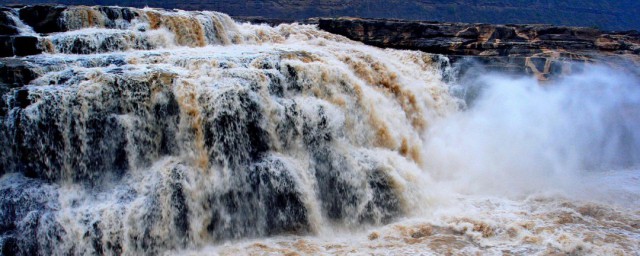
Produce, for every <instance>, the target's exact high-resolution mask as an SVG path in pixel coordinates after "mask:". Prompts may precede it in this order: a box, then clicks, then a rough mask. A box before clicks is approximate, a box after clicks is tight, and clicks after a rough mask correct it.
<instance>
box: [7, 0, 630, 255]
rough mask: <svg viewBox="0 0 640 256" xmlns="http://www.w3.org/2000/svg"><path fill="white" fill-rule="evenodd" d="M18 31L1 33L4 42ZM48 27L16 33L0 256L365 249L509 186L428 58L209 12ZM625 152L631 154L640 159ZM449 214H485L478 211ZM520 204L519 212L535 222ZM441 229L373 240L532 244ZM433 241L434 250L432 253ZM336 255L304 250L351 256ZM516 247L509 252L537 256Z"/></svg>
mask: <svg viewBox="0 0 640 256" xmlns="http://www.w3.org/2000/svg"><path fill="white" fill-rule="evenodd" d="M18 13H19V11H11V14H10V15H11V17H14V18H16V20H17V21H16V22H17V23H18V22H19V18H18V16H17V15H18ZM57 25H58V28H60V31H49V32H54V33H49V32H47V33H46V34H35V32H34V29H31V28H29V26H27V25H24V23H21V25H20V27H21V30H20V31H21V33H22V34H25V35H26V34H29V35H37V36H38V43H39V47H40V49H42V50H43V51H44V52H45V53H44V54H41V55H35V56H30V57H25V58H21V61H23V62H24V65H25V66H27V67H28V68H29V70H30V71H31V72H33V73H34V74H35V75H36V76H37V78H36V79H35V80H33V81H31V82H30V83H29V84H28V85H26V86H24V87H19V88H12V89H9V90H7V92H6V93H5V94H4V96H3V101H2V103H3V104H4V105H5V106H3V109H2V112H0V113H1V114H2V116H1V118H0V127H1V129H0V148H2V150H3V153H2V155H1V156H0V175H2V178H1V179H0V248H2V250H3V253H4V254H7V255H9V254H21V255H67V254H74V255H80V254H81V255H86V254H108V255H120V254H125V255H140V254H151V255H154V254H159V253H166V252H179V251H182V250H185V249H186V250H193V249H195V250H198V248H206V246H208V245H212V244H219V243H222V242H224V241H237V240H238V239H246V238H250V239H258V238H263V237H273V236H276V237H278V236H283V235H284V236H286V235H322V234H335V232H336V230H338V231H339V230H343V231H344V230H363V229H366V227H368V226H373V227H378V226H379V225H381V224H388V223H390V222H392V221H398V220H399V219H401V218H402V216H416V215H420V214H426V213H425V212H431V213H429V214H433V211H435V210H433V209H426V208H429V207H436V206H438V205H440V206H442V207H443V208H442V209H445V208H447V207H445V206H446V205H447V204H443V203H442V201H444V200H449V199H450V198H451V196H450V194H455V195H458V194H457V193H459V192H460V191H458V190H457V189H452V188H451V187H454V188H457V187H460V186H463V187H465V188H476V187H474V186H472V185H469V184H472V183H474V181H478V184H481V185H482V184H483V183H482V182H486V181H487V180H488V179H487V178H486V177H483V175H484V174H486V173H493V174H496V173H497V174H504V172H508V169H509V168H518V167H520V166H519V165H517V164H515V165H510V164H509V163H511V162H509V161H507V164H498V163H497V162H500V161H501V160H502V159H500V158H497V159H494V158H491V157H484V156H482V153H487V154H492V152H493V151H492V152H487V151H485V150H496V149H498V148H501V147H504V148H505V149H507V150H508V149H514V147H510V146H509V145H507V144H505V145H502V144H500V143H497V142H496V141H499V140H497V139H496V138H497V137H500V133H499V132H498V133H499V134H492V133H491V127H492V126H491V125H486V124H485V123H484V122H483V121H482V119H483V118H485V117H487V116H492V115H494V114H495V113H496V112H499V111H496V110H494V109H491V108H489V107H488V106H489V105H490V103H487V101H486V100H485V101H482V100H479V102H480V103H478V105H479V106H484V107H479V108H478V109H479V110H475V111H474V110H473V109H471V110H469V111H468V112H460V113H458V109H459V108H460V106H463V105H464V102H463V101H462V100H459V99H457V98H455V97H453V96H451V94H450V93H449V92H450V89H451V88H450V86H449V85H448V84H447V83H445V82H444V81H443V72H444V71H443V70H441V67H442V66H443V62H446V61H447V60H446V58H444V57H441V56H437V55H430V54H426V53H420V52H415V51H398V50H382V49H378V48H374V47H369V46H365V45H362V44H359V43H355V42H352V41H350V40H347V39H345V38H343V37H340V36H336V35H332V34H329V33H326V32H322V31H319V30H318V29H316V28H315V27H314V26H311V25H297V24H283V25H279V26H277V27H269V26H266V25H251V24H237V23H235V22H234V21H233V20H232V19H231V18H229V17H228V16H227V15H224V14H220V13H216V12H186V11H165V10H157V9H149V8H145V9H134V8H119V7H68V8H66V9H64V10H63V11H62V13H61V15H60V19H59V20H58V24H57ZM36 31H37V29H36ZM630 79H631V78H630ZM489 91H490V92H491V90H489ZM636 91H637V89H634V90H632V92H633V93H636ZM522 93H523V94H526V92H522ZM633 93H631V94H628V95H635V94H633ZM487 94H488V95H494V94H490V93H487ZM540 94H542V96H539V97H542V98H544V97H545V95H544V93H540ZM560 94H562V93H560ZM494 99H496V97H494ZM497 99H498V100H502V99H500V98H499V97H497ZM482 102H484V105H483V104H482ZM637 102H639V101H638V99H636V98H630V99H629V100H628V101H627V103H630V104H636V103H637ZM552 103H553V104H555V105H551V111H556V110H558V109H562V107H561V106H565V105H569V106H571V98H570V99H568V100H567V101H563V100H558V101H552ZM563 104H564V105H563ZM556 106H558V107H557V109H556V108H555V107H556ZM573 106H574V107H575V105H573ZM632 107H635V105H632ZM514 109H515V110H514V111H516V112H517V111H519V110H520V108H514ZM523 109H524V112H527V111H532V110H531V109H529V108H523ZM593 109H595V110H594V111H595V112H597V111H598V110H600V109H601V108H600V107H599V105H598V106H595V107H594V108H593ZM629 109H630V111H631V110H633V109H634V108H629ZM483 111H484V112H483ZM534 112H535V111H534ZM595 112H589V113H595ZM469 113H470V114H469ZM478 113H480V114H478ZM598 113H599V114H600V115H606V114H602V113H600V112H598ZM473 114H476V116H471V117H470V118H469V117H464V116H465V115H473ZM541 115H543V114H541ZM461 116H462V117H461ZM564 117H565V116H559V117H558V118H564ZM599 117H600V116H595V118H599ZM456 118H460V119H463V121H460V120H457V119H456ZM586 118H588V116H581V117H579V118H577V120H578V121H580V120H582V121H584V122H585V123H589V121H588V120H585V119H586ZM542 119H544V118H542ZM456 120H457V121H456ZM468 120H471V121H468ZM568 121H576V120H568ZM632 122H635V121H632ZM564 124H565V123H561V125H564ZM567 125H568V126H570V124H567ZM544 127H546V126H544ZM544 127H543V129H544ZM587 127H590V126H588V125H587ZM625 127H626V128H633V127H637V126H636V123H631V124H628V125H627V126H625ZM474 128H478V129H480V130H478V131H484V132H479V134H476V133H474V132H477V131H474ZM498 128H504V130H505V131H510V128H509V127H507V126H498ZM564 128H566V127H563V129H564ZM482 129H484V130H482ZM549 129H555V128H549ZM502 134H507V135H510V133H508V132H505V133H502ZM524 134H525V135H522V136H521V134H515V135H513V137H508V138H510V139H519V138H520V139H521V138H522V137H526V136H528V134H527V133H524ZM484 135H486V136H484ZM637 135H638V134H636V133H634V132H631V133H625V135H624V136H631V138H634V139H635V141H633V142H632V143H630V144H629V145H631V146H633V147H635V146H637V145H640V143H638V141H637V140H638V138H640V136H637ZM465 136H467V137H465ZM620 136H622V135H620ZM634 136H636V137H634ZM452 137H454V138H461V139H463V141H462V142H459V141H458V142H456V140H455V139H452ZM583 137H588V135H584V134H580V136H579V138H578V137H576V138H574V139H575V141H584V139H583ZM554 138H555V137H554ZM554 138H551V139H549V138H546V137H545V138H544V139H545V140H544V141H545V142H546V141H551V140H553V139H554ZM627 138H629V137H627ZM475 139H478V140H479V141H476V140H475ZM449 143H456V144H455V145H452V144H449ZM568 143H570V142H568ZM456 145H458V146H460V147H459V148H458V149H460V150H463V151H459V152H456V147H457V146H456ZM539 146H540V148H544V147H545V144H544V143H542V144H540V145H539ZM578 146H583V145H582V144H580V145H578ZM615 146H617V145H614V147H615ZM515 149H522V148H520V147H515ZM536 149H537V148H536ZM552 149H554V150H555V149H556V148H552ZM633 150H635V151H632V152H636V153H637V151H638V148H633ZM518 152H520V153H522V154H518ZM549 152H551V153H558V152H561V153H566V154H568V155H570V153H572V152H574V151H572V148H571V147H569V148H563V147H560V148H557V151H553V150H551V151H549ZM598 152H599V151H598ZM607 152H608V151H607ZM615 152H617V151H615ZM529 153H530V152H527V151H526V150H524V151H523V150H520V151H517V152H516V153H514V154H513V155H508V156H513V157H514V158H518V157H522V156H530V155H532V154H529ZM466 154H473V156H478V157H479V158H476V159H475V160H477V161H471V160H470V159H474V158H471V155H466ZM579 154H581V155H580V156H582V155H584V154H588V153H584V152H579ZM634 154H635V153H634ZM498 155H499V156H503V155H504V154H498ZM543 155H544V154H543ZM467 156H468V157H467ZM534 157H535V158H534V159H533V160H532V161H534V160H536V159H538V156H534ZM478 159H481V160H478ZM607 159H612V161H615V158H607ZM629 159H630V161H632V162H633V161H635V162H637V161H636V160H638V159H634V158H632V157H631V158H629ZM482 160H486V161H495V162H486V161H485V162H483V161H482ZM635 162H634V163H635ZM524 163H525V164H527V163H529V162H524ZM553 163H556V162H552V161H551V160H550V163H549V165H544V163H543V164H541V165H536V166H534V167H540V166H542V167H541V168H547V167H548V166H553ZM478 164H480V165H483V166H488V167H487V168H490V169H491V170H493V171H494V172H485V170H484V169H483V168H479V167H478ZM492 164H494V165H492ZM560 167H567V166H565V165H561V166H560ZM560 167H559V168H560ZM567 168H569V167H567ZM523 170H524V171H525V172H527V171H531V169H526V168H524V169H523ZM532 172H533V171H532ZM467 173H468V174H467ZM515 175H516V176H517V175H518V173H517V172H516V174H515ZM532 175H534V174H532ZM536 175H537V174H536ZM456 176H463V178H457V179H453V178H451V177H456ZM502 177H507V178H508V177H510V176H509V175H502ZM434 178H435V179H439V180H440V179H441V180H442V182H440V181H438V180H433V179H434ZM452 179H453V180H454V181H455V182H451V180H452ZM456 182H457V183H456ZM503 182H504V183H505V184H507V183H508V184H511V182H510V181H503ZM454 183H456V184H454ZM486 183H487V184H488V185H485V186H483V187H486V186H488V187H491V186H492V185H491V183H490V182H486ZM460 184H463V185H460ZM445 185H446V186H449V187H447V188H445ZM456 186H457V187H456ZM497 188H500V189H501V188H503V187H500V186H498V187H497ZM471 191H472V192H474V193H475V192H477V190H474V189H471ZM462 193H469V191H467V190H464V191H462ZM454 197H455V196H454ZM528 200H533V201H535V199H528ZM498 204H499V203H498ZM502 204H504V205H508V206H512V205H513V204H517V203H514V202H511V201H509V202H507V203H502ZM462 205H464V206H465V207H469V208H468V209H475V212H476V213H478V216H483V215H482V214H484V213H482V211H481V210H477V209H476V208H474V207H477V208H480V209H483V208H482V207H481V206H479V204H478V203H477V202H476V201H474V200H471V199H469V202H466V201H465V203H463V204H462ZM523 205H524V206H523ZM523 205H516V206H515V207H520V208H518V209H516V211H520V210H522V209H523V208H526V207H528V205H529V204H526V203H523ZM567 207H568V206H567ZM447 209H449V208H447ZM536 209H537V208H536ZM538 210H539V209H538ZM548 214H555V212H551V213H548ZM602 214H605V213H602ZM429 216H431V215H429ZM623 217H625V218H627V219H624V218H622V217H621V219H623V220H621V221H620V222H624V221H628V218H631V221H633V220H634V219H633V216H631V217H629V216H626V215H624V216H623ZM534 221H535V220H534ZM539 222H541V223H547V222H548V221H547V222H545V220H541V221H539ZM443 223H445V224H442V223H440V224H437V223H436V224H433V225H440V226H436V227H434V228H432V227H431V226H428V227H426V226H420V227H418V228H417V230H418V233H415V232H414V231H412V230H414V229H415V228H414V227H413V226H411V227H403V228H399V229H397V230H400V231H385V232H387V234H388V235H387V236H386V237H387V238H389V239H388V240H385V241H387V242H390V241H396V240H397V241H402V243H403V244H402V246H406V247H407V248H410V247H411V246H410V245H411V244H414V243H412V242H411V241H413V240H407V239H421V238H424V237H427V236H429V235H428V234H431V233H435V234H440V233H438V232H441V234H442V236H437V235H434V236H432V237H436V238H437V237H444V238H443V239H445V240H446V239H449V240H446V241H440V240H438V241H440V243H445V244H446V243H447V241H448V242H450V243H451V244H450V245H449V246H450V248H454V249H455V248H457V249H461V248H462V249H464V248H466V245H465V244H464V241H467V240H468V239H467V238H464V239H462V240H463V242H460V241H459V240H456V239H455V238H446V235H451V236H454V237H455V236H463V235H469V233H473V234H472V235H469V236H470V237H472V238H470V239H471V240H473V241H474V243H470V247H474V246H477V245H478V244H480V246H485V247H486V246H489V245H491V244H492V243H491V242H483V241H480V242H478V241H476V240H475V239H481V238H483V237H484V238H486V237H498V235H499V234H503V235H504V234H511V233H509V232H516V233H517V232H529V231H531V232H534V231H532V229H533V227H531V228H530V227H529V226H527V227H526V228H524V229H527V230H529V231H526V230H524V229H523V230H521V229H518V230H516V231H512V230H511V229H508V228H509V227H503V228H502V229H501V226H500V224H494V225H493V226H492V225H491V224H486V223H483V222H481V221H476V220H474V219H472V217H468V218H457V217H454V215H448V217H447V218H444V220H443ZM465 223H466V224H465ZM495 223H501V222H500V220H495ZM624 223H626V222H624ZM414 224H415V223H413V224H411V223H410V225H414ZM447 225H449V226H447ZM469 225H470V226H469ZM483 225H484V226H483ZM527 225H529V224H527ZM531 225H532V226H535V225H534V224H531ZM621 225H622V224H621ZM631 227H632V228H631V230H627V231H628V232H630V233H631V235H630V237H632V238H631V239H638V237H640V236H638V234H639V232H638V227H637V226H635V227H633V226H632V225H631ZM386 228H387V229H391V230H396V228H393V227H389V226H387V227H386ZM467 228H468V229H467ZM633 228H635V231H634V230H633ZM519 230H521V231H519ZM344 232H351V231H344ZM398 232H399V235H398V234H397V233H398ZM474 232H475V233H474ZM477 232H480V234H481V235H480V238H477V237H476V236H474V235H475V234H476V233H477ZM500 232H502V233H500ZM633 232H635V233H633ZM373 234H378V233H376V232H374V233H372V235H369V238H370V239H372V240H375V239H377V235H375V236H374V235H373ZM416 234H418V235H416ZM496 234H498V235H496ZM634 234H635V238H633V237H634ZM618 235H619V236H623V235H620V234H618ZM403 236H409V238H403ZM505 236H506V235H505ZM509 236H510V237H511V235H509ZM521 236H525V235H521ZM531 236H534V235H533V234H532V235H531ZM372 237H373V238H372ZM511 238H512V237H511ZM385 239H386V238H385ZM434 239H435V238H434ZM465 239H467V240H465ZM522 239H525V238H522ZM532 239H533V238H532ZM619 239H623V238H619ZM507 240H508V239H505V241H507ZM596 240H597V239H596ZM416 241H421V240H416ZM434 241H435V242H433V241H431V242H433V243H431V244H429V246H428V248H431V249H429V250H431V251H434V252H436V253H442V251H439V249H438V248H440V247H438V244H437V242H438V241H436V240H434ZM358 243H360V245H361V246H362V248H374V247H373V245H367V244H365V243H364V242H361V241H360V242H358ZM460 243H463V244H462V245H460ZM507 243H509V242H507ZM276 244H278V245H276ZM282 244H285V245H282ZM286 244H287V242H286V241H285V242H282V241H281V242H276V243H274V244H273V245H271V246H267V245H260V246H258V247H254V246H249V253H250V252H252V251H253V252H255V251H256V250H258V251H260V250H263V251H264V252H272V253H286V252H287V251H286V250H284V251H283V250H280V249H278V248H277V247H278V246H287V245H286ZM291 244H292V245H291V246H292V247H295V248H298V243H297V242H291ZM317 244H321V242H317ZM495 244H496V243H494V245H495ZM498 244H499V243H498ZM384 245H385V244H384V243H382V245H381V246H383V247H384ZM239 246H243V245H239ZM340 246H342V245H336V247H331V246H324V248H325V249H323V250H321V249H317V250H316V249H313V248H320V247H322V245H313V244H312V245H306V247H305V248H307V249H308V250H307V249H299V250H300V251H301V252H302V253H311V254H317V253H320V254H322V253H338V254H339V253H348V250H347V251H340V250H342V249H341V248H344V247H345V246H342V247H340ZM274 247H276V248H274ZM496 247H499V246H496ZM557 247H561V246H556V247H554V248H557ZM309 248H312V249H309ZM385 248H393V246H388V247H385ZM425 248H427V247H425ZM434 248H436V249H434ZM522 248H523V249H522V250H520V251H517V250H515V251H514V252H516V253H518V252H520V253H527V252H537V251H540V250H544V248H545V247H544V246H542V248H543V249H539V248H538V247H535V246H528V245H524V246H522ZM572 248H573V247H572ZM462 249H461V250H462ZM626 249H627V250H628V251H633V250H637V249H638V247H637V245H636V247H628V248H626ZM215 250H216V251H217V250H218V249H215ZM305 250H307V251H305ZM345 250H346V249H345ZM425 250H427V249H425ZM470 250H471V249H470ZM567 250H568V251H571V248H569V249H567ZM418 251H420V250H418ZM374 252H375V250H374ZM410 252H411V251H407V252H406V253H410ZM462 252H467V253H470V252H472V251H464V250H462ZM218 253H222V254H225V253H227V254H237V253H240V254H243V253H247V251H242V250H238V249H234V248H231V249H229V251H224V249H222V251H218ZM378 253H379V251H378Z"/></svg>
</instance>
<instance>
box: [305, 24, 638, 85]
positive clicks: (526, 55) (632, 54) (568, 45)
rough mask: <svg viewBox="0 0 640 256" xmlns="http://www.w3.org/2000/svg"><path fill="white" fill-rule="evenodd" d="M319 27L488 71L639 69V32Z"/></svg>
mask: <svg viewBox="0 0 640 256" xmlns="http://www.w3.org/2000/svg"><path fill="white" fill-rule="evenodd" d="M318 24H319V27H320V29H323V30H326V31H328V32H331V33H335V34H340V35H343V36H346V37H348V38H350V39H352V40H357V41H361V42H363V43H365V44H369V45H374V46H378V47H385V48H396V49H410V50H420V51H425V52H430V53H439V54H444V55H448V56H450V57H451V59H452V61H453V62H458V61H461V60H465V61H469V60H473V61H475V62H477V63H481V64H484V65H485V66H486V67H489V68H490V69H498V70H501V71H508V72H516V73H521V72H526V73H532V74H535V75H536V76H538V78H539V79H543V80H544V79H548V78H549V77H551V76H553V75H555V74H558V73H561V72H563V71H566V70H568V69H569V70H570V69H571V66H575V63H580V62H583V63H584V62H594V61H595V62H603V63H607V64H610V65H614V66H616V65H617V66H621V67H625V66H626V67H628V66H627V65H626V64H629V63H630V64H632V66H633V67H638V63H639V62H638V60H639V59H640V58H638V56H639V54H640V33H639V32H638V31H626V32H606V31H601V30H598V29H595V28H585V27H558V26H552V25H545V24H529V25H491V24H473V23H440V22H426V21H405V20H384V19H360V18H337V19H330V18H322V19H320V20H319V22H318ZM468 56H473V57H472V58H468ZM621 60H623V61H622V62H621ZM620 63H625V64H620ZM636 70H637V69H636ZM636 70H634V69H630V70H629V71H631V72H637V71H636Z"/></svg>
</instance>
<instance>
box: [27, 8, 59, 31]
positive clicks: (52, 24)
mask: <svg viewBox="0 0 640 256" xmlns="http://www.w3.org/2000/svg"><path fill="white" fill-rule="evenodd" d="M66 8H67V7H65V6H60V5H34V6H27V7H24V8H22V9H20V19H21V20H22V21H23V22H24V23H26V24H27V25H29V26H31V27H32V28H33V30H34V31H35V32H38V33H53V32H63V31H66V30H67V29H66V26H65V24H63V23H62V22H61V17H62V12H63V11H64V10H65V9H66Z"/></svg>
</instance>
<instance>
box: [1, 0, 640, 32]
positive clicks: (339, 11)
mask: <svg viewBox="0 0 640 256" xmlns="http://www.w3.org/2000/svg"><path fill="white" fill-rule="evenodd" d="M5 2H6V4H35V3H61V4H84V5H120V6H134V7H144V6H150V7H162V8H179V9H185V10H215V11H221V12H225V13H228V14H230V15H233V16H262V17H266V18H281V19H304V18H309V17H319V16H323V17H337V16H357V17H368V18H401V19H413V20H434V21H450V22H482V23H501V24H504V23H548V24H554V25H569V26H585V27H597V28H601V29H606V30H631V29H635V30H640V18H638V17H640V1H638V0H618V1H595V0H567V1H555V0H553V1H552V0H533V1H524V0H466V1H462V0H449V1H446V0H416V1H405V0H371V1H366V0H248V1H237V0H203V1H198V0H168V1H163V0H136V1H133V0H123V1H118V0H66V1H63V0H5Z"/></svg>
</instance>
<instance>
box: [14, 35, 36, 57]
mask: <svg viewBox="0 0 640 256" xmlns="http://www.w3.org/2000/svg"><path fill="white" fill-rule="evenodd" d="M13 50H14V52H13V53H14V54H15V55H17V56H28V55H36V54H40V53H42V50H41V49H40V48H39V45H38V38H37V37H33V36H16V37H14V38H13Z"/></svg>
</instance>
